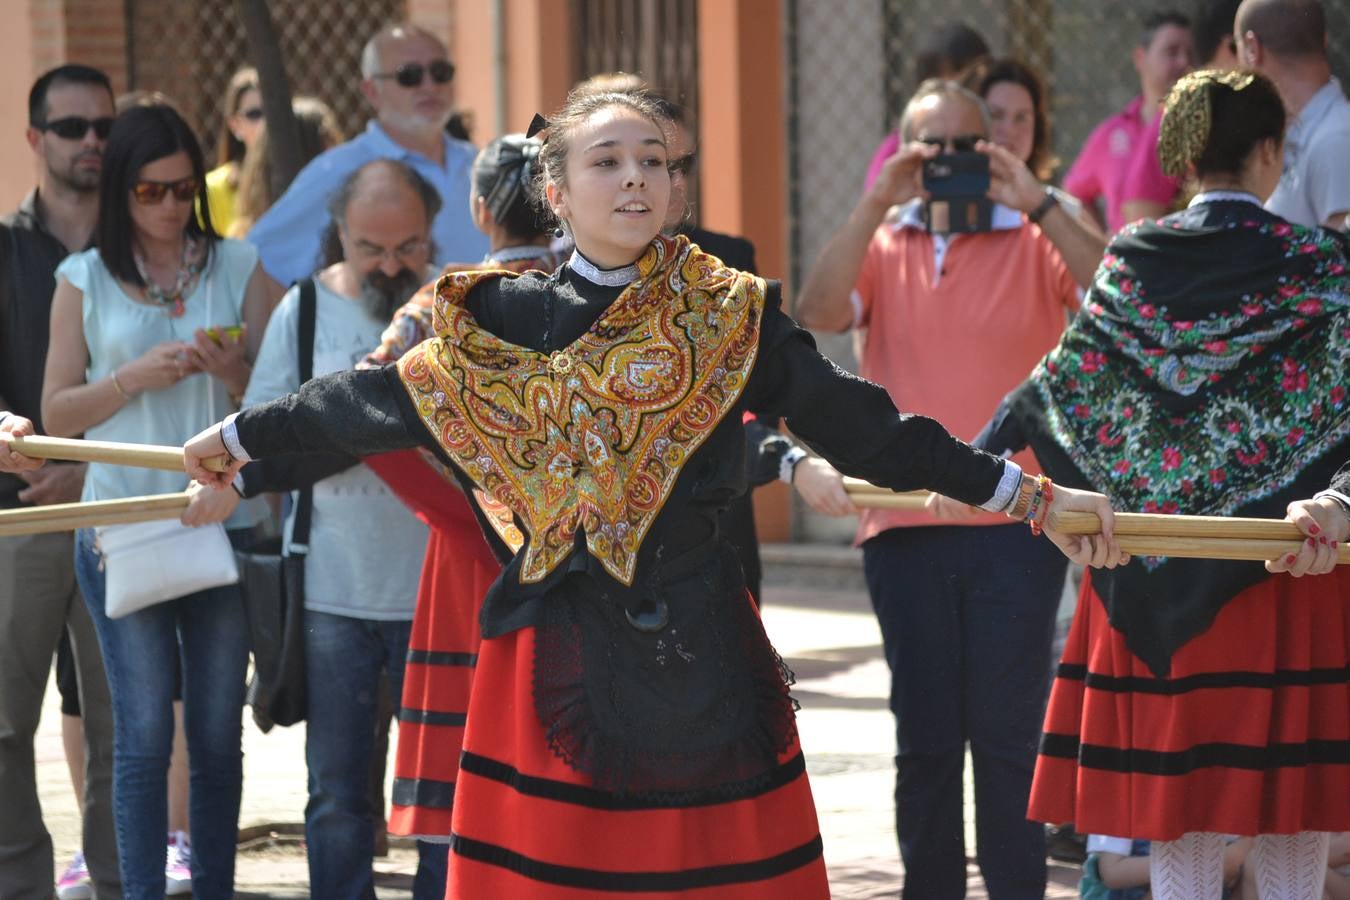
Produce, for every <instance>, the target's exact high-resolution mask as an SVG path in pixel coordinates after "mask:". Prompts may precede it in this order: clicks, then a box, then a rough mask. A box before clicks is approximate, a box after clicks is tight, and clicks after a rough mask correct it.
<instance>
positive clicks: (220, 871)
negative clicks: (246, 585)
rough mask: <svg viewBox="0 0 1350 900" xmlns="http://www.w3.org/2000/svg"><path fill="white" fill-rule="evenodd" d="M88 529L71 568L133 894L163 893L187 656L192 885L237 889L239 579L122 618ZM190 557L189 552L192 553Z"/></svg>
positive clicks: (136, 897)
mask: <svg viewBox="0 0 1350 900" xmlns="http://www.w3.org/2000/svg"><path fill="white" fill-rule="evenodd" d="M100 563H101V558H100V557H99V555H98V553H97V552H96V551H95V550H94V548H93V532H92V531H91V530H89V529H83V530H81V531H79V532H77V533H76V536H75V576H76V579H77V580H78V581H79V583H80V591H81V592H82V593H83V594H84V599H85V603H86V604H87V605H88V606H89V614H90V617H91V618H92V619H93V620H94V630H95V631H96V632H97V633H98V642H99V646H100V648H101V649H102V651H103V663H104V667H105V668H106V670H107V673H108V689H109V691H110V693H111V694H112V712H113V819H114V822H115V825H116V830H117V850H118V862H119V866H120V868H121V872H122V892H123V896H124V897H125V898H126V900H163V897H164V863H165V846H166V842H165V835H166V834H167V832H168V817H169V812H168V790H167V779H168V772H169V754H170V750H171V749H172V745H173V727H174V724H173V683H174V665H173V660H174V657H175V656H178V657H179V658H180V659H181V660H182V666H183V725H184V730H185V732H186V734H187V745H188V760H189V764H188V772H189V775H188V778H189V800H188V803H189V806H188V813H189V816H190V817H191V828H192V896H193V897H194V898H196V900H216V898H221V900H228V898H230V897H233V896H234V849H235V842H236V841H237V839H238V831H239V794H240V791H241V789H242V787H243V752H242V750H241V749H240V739H241V735H242V727H243V725H242V714H243V708H244V671H245V668H246V666H247V664H248V652H249V636H248V623H247V621H246V619H245V615H244V604H243V599H242V597H241V596H240V593H239V589H238V587H236V586H234V585H231V586H229V587H223V588H213V589H211V590H206V591H201V592H199V593H196V594H189V595H188V596H186V597H180V598H178V599H176V600H169V601H166V602H164V603H158V604H156V605H154V606H150V607H147V608H145V609H142V610H140V611H138V612H134V613H132V614H131V615H129V616H126V617H124V618H121V619H109V618H108V616H107V614H106V613H105V612H104V594H105V591H104V588H105V581H104V576H103V572H102V571H101V570H100V568H99V566H100ZM185 563H189V564H190V561H185Z"/></svg>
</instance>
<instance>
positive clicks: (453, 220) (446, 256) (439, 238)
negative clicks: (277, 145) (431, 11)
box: [248, 24, 488, 285]
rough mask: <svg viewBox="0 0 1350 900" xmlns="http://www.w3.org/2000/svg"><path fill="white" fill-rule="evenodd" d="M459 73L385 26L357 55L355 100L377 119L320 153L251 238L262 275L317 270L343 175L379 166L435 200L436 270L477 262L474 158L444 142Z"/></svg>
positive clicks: (433, 46) (291, 277) (439, 55)
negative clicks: (401, 168) (420, 183)
mask: <svg viewBox="0 0 1350 900" xmlns="http://www.w3.org/2000/svg"><path fill="white" fill-rule="evenodd" d="M454 74H455V67H454V64H453V63H451V62H450V60H449V58H448V57H447V55H446V51H445V45H444V44H442V43H441V41H440V40H439V39H438V38H437V37H436V36H435V35H433V34H431V32H429V31H426V30H425V29H422V28H419V27H417V26H416V25H409V24H398V25H389V26H386V27H385V28H383V29H381V30H380V31H379V32H378V33H376V35H375V36H374V37H372V38H371V39H370V40H369V41H368V42H367V43H366V46H365V49H364V50H363V51H362V52H361V78H362V81H361V92H362V94H364V95H365V97H366V99H367V100H368V101H370V105H371V107H372V108H373V109H374V110H375V118H373V119H372V120H371V121H370V122H369V123H368V124H367V126H366V130H365V131H364V132H362V133H361V134H360V135H358V136H356V137H355V138H353V139H352V140H350V141H348V142H346V143H345V144H341V145H340V146H337V147H334V148H332V149H330V150H326V151H325V152H323V153H321V154H319V155H318V156H317V157H315V158H314V160H313V161H311V162H310V163H309V165H307V166H305V168H304V169H303V170H301V172H300V174H299V175H298V176H296V179H295V181H294V182H292V183H291V186H290V187H289V188H287V190H286V193H284V194H283V195H282V196H281V199H279V200H278V201H277V202H276V203H275V204H274V205H273V206H272V208H271V209H269V210H268V211H267V212H266V213H265V214H264V215H263V216H262V218H260V219H259V220H258V222H257V224H255V225H254V226H253V228H252V230H251V231H249V233H248V239H249V241H250V242H252V243H253V244H254V245H255V246H256V247H257V248H258V255H259V258H260V260H261V262H262V266H263V269H264V270H265V271H266V272H267V274H268V275H270V276H271V277H272V278H273V279H274V280H275V281H276V282H277V284H278V285H288V284H291V283H292V282H294V281H296V280H298V279H300V278H304V277H305V276H307V275H309V274H310V272H312V271H313V269H314V265H315V262H316V261H317V259H318V256H319V238H320V235H321V234H322V233H323V231H324V228H325V227H326V225H327V224H328V214H327V212H326V210H325V204H326V203H327V202H328V197H329V195H330V194H331V193H332V192H333V190H334V189H335V188H337V187H338V185H340V184H341V183H342V182H343V181H345V180H346V178H347V176H349V175H351V174H352V173H353V172H355V171H356V170H357V169H359V168H361V166H363V165H365V164H366V163H368V162H370V161H371V160H375V159H394V160H398V161H399V162H402V163H404V164H406V165H408V166H409V167H411V168H412V169H413V171H415V172H417V174H418V175H421V176H422V177H423V178H425V179H426V180H427V181H429V182H430V183H431V184H432V185H434V186H435V188H436V190H437V192H439V194H440V196H441V200H442V201H443V202H442V205H441V210H440V212H439V213H438V214H437V216H436V219H435V221H434V222H433V223H432V228H431V237H432V241H433V243H434V246H435V250H436V255H435V257H434V258H433V262H464V261H467V260H477V259H482V258H483V257H484V256H485V255H486V254H487V251H488V243H487V238H486V237H485V236H484V235H483V233H482V232H481V231H479V230H478V229H477V228H475V227H474V224H473V220H472V219H471V217H470V216H469V212H468V205H467V204H466V203H465V202H464V198H465V197H467V196H469V190H470V177H469V176H470V170H471V169H472V168H473V160H474V156H475V153H476V151H475V149H474V147H473V145H472V144H470V143H468V142H467V141H459V140H455V139H454V138H451V137H450V136H448V135H447V134H446V133H445V124H446V122H447V121H449V119H450V116H451V113H452V112H453V110H452V101H453V99H454V91H453V88H452V82H453V79H454Z"/></svg>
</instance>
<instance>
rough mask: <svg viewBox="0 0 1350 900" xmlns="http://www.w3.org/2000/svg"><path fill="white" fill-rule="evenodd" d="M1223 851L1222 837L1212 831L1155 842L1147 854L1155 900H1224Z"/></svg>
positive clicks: (1192, 832) (1150, 882)
mask: <svg viewBox="0 0 1350 900" xmlns="http://www.w3.org/2000/svg"><path fill="white" fill-rule="evenodd" d="M1223 848H1224V838H1223V835H1221V834H1215V833H1213V832H1209V831H1189V832H1187V833H1186V834H1183V835H1182V836H1181V837H1179V838H1177V839H1176V840H1175V841H1154V842H1153V844H1152V845H1151V846H1150V847H1149V851H1148V875H1149V884H1150V885H1151V887H1152V890H1153V900H1221V898H1222V897H1223Z"/></svg>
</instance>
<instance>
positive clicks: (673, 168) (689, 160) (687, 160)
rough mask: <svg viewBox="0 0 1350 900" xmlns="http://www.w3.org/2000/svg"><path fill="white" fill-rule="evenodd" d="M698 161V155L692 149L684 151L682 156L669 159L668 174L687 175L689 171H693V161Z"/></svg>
mask: <svg viewBox="0 0 1350 900" xmlns="http://www.w3.org/2000/svg"><path fill="white" fill-rule="evenodd" d="M696 162H698V155H697V154H696V153H694V151H692V150H691V151H690V152H688V153H686V154H685V155H684V156H680V157H677V158H675V159H672V160H671V161H670V174H672V175H683V176H684V177H685V178H688V177H689V173H690V172H693V171H694V163H696Z"/></svg>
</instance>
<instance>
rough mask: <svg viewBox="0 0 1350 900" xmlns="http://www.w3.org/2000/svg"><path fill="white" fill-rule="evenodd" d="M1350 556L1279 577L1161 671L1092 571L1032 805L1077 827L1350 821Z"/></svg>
mask: <svg viewBox="0 0 1350 900" xmlns="http://www.w3.org/2000/svg"><path fill="white" fill-rule="evenodd" d="M1347 798H1350V567H1345V566H1342V567H1340V568H1338V569H1337V570H1336V571H1335V572H1333V573H1332V574H1330V575H1324V576H1320V577H1305V578H1299V579H1296V578H1291V577H1289V576H1287V575H1276V576H1272V577H1270V578H1267V579H1265V580H1263V581H1262V582H1260V583H1259V584H1256V585H1254V586H1252V587H1250V588H1248V589H1247V590H1245V591H1243V592H1242V593H1241V594H1239V595H1238V596H1237V597H1235V598H1234V599H1232V600H1231V601H1229V602H1228V603H1227V604H1225V605H1224V607H1223V608H1222V610H1220V612H1219V614H1218V616H1217V617H1216V618H1215V620H1214V624H1213V625H1212V626H1211V627H1210V628H1209V629H1208V630H1207V631H1205V632H1204V633H1203V634H1201V635H1199V636H1198V637H1196V638H1195V639H1193V640H1192V641H1190V642H1189V643H1187V644H1186V645H1184V646H1183V647H1182V648H1181V649H1180V650H1179V651H1177V653H1176V654H1175V655H1174V656H1173V657H1172V671H1171V674H1170V676H1169V677H1168V678H1157V677H1155V676H1154V675H1153V673H1152V672H1150V671H1149V669H1148V668H1147V667H1146V666H1145V665H1144V664H1143V662H1141V661H1140V660H1139V658H1138V657H1137V656H1135V655H1134V654H1133V653H1131V652H1130V651H1129V650H1128V649H1127V648H1126V646H1125V639H1124V636H1123V635H1122V634H1121V633H1120V632H1118V631H1116V630H1115V629H1114V628H1112V627H1111V625H1110V623H1109V622H1108V621H1107V617H1106V609H1105V607H1104V606H1103V605H1102V602H1101V600H1100V599H1099V598H1098V597H1097V595H1096V593H1094V592H1093V590H1092V586H1091V579H1090V577H1089V578H1084V580H1083V589H1082V592H1081V594H1080V596H1079V599H1078V609H1077V611H1076V613H1075V615H1074V620H1073V626H1072V628H1071V630H1070V632H1069V639H1068V645H1067V646H1066V648H1065V650H1064V658H1063V661H1062V662H1061V664H1060V667H1059V672H1058V675H1057V677H1056V678H1055V683H1054V688H1053V690H1052V692H1051V695H1050V704H1049V708H1048V710H1047V712H1046V717H1045V730H1044V734H1043V735H1042V738H1041V750H1040V755H1039V757H1038V758H1037V761H1036V776H1035V780H1034V782H1033V784H1032V790H1031V803H1030V810H1029V817H1030V818H1032V819H1036V820H1039V821H1043V822H1050V823H1056V824H1058V823H1065V822H1072V823H1074V826H1075V827H1076V828H1077V830H1078V831H1079V832H1082V833H1086V834H1107V835H1116V836H1120V837H1130V838H1139V839H1149V840H1174V839H1176V838H1178V837H1180V836H1181V835H1182V834H1185V833H1186V832H1189V831H1212V832H1222V833H1225V834H1239V835H1252V834H1289V833H1294V832H1299V831H1346V830H1350V801H1348V800H1347Z"/></svg>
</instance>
